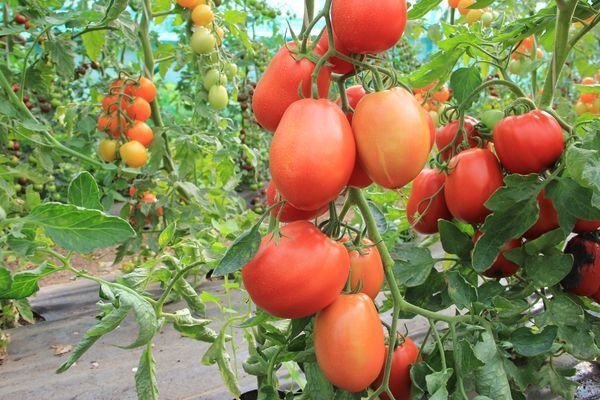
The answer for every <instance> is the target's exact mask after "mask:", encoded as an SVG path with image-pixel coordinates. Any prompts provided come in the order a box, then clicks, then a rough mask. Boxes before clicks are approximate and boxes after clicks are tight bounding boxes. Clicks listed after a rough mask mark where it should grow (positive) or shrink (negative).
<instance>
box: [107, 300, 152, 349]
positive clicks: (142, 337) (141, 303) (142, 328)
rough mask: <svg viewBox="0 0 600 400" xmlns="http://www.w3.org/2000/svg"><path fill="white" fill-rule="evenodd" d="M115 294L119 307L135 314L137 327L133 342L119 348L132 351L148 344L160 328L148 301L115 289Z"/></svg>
mask: <svg viewBox="0 0 600 400" xmlns="http://www.w3.org/2000/svg"><path fill="white" fill-rule="evenodd" d="M116 292H117V296H118V299H119V304H120V306H121V307H123V306H125V307H129V308H132V309H133V311H134V313H135V320H136V322H137V324H138V327H139V331H138V337H137V338H136V339H135V341H134V342H133V343H131V344H129V345H127V346H120V347H122V348H124V349H133V348H135V347H139V346H143V345H145V344H147V343H148V342H150V340H152V338H153V337H154V334H155V333H156V332H157V331H158V328H159V327H160V324H159V322H158V317H157V316H156V311H155V310H154V307H153V306H152V304H150V303H149V302H148V300H146V299H145V298H144V297H143V296H141V295H139V294H138V293H135V292H129V291H125V290H121V289H117V290H116Z"/></svg>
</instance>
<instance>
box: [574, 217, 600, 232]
mask: <svg viewBox="0 0 600 400" xmlns="http://www.w3.org/2000/svg"><path fill="white" fill-rule="evenodd" d="M598 229H600V219H596V220H593V221H584V220H582V219H578V220H577V222H576V223H575V227H574V228H573V232H577V233H588V232H595V231H597V230H598Z"/></svg>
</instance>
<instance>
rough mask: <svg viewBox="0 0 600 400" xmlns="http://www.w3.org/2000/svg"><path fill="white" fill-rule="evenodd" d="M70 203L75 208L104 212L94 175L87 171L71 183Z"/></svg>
mask: <svg viewBox="0 0 600 400" xmlns="http://www.w3.org/2000/svg"><path fill="white" fill-rule="evenodd" d="M67 197H68V199H69V203H71V204H73V205H74V206H79V207H83V208H89V209H92V210H100V211H102V209H103V208H102V204H100V191H99V190H98V184H97V183H96V181H95V180H94V177H93V176H92V174H90V173H89V172H87V171H83V172H81V173H79V174H78V175H77V176H75V178H73V180H72V181H71V183H69V191H68V195H67Z"/></svg>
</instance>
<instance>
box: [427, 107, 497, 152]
mask: <svg viewBox="0 0 600 400" xmlns="http://www.w3.org/2000/svg"><path fill="white" fill-rule="evenodd" d="M478 123H479V121H477V120H476V119H475V118H473V117H469V116H466V117H465V125H464V129H465V132H466V133H467V138H468V140H469V147H471V148H472V147H477V146H478V144H479V140H477V138H478V137H479V131H478V130H477V129H475V125H477V124H478ZM458 126H459V121H452V122H450V123H449V124H448V125H446V126H443V127H441V128H440V129H438V131H437V133H436V134H435V145H436V146H437V148H438V151H442V149H445V148H446V146H449V145H450V143H452V141H453V140H454V137H455V136H456V134H457V132H458ZM463 141H464V138H463V137H461V136H459V137H458V138H457V139H456V141H455V142H454V144H453V145H452V146H451V147H449V148H447V149H446V150H444V151H442V156H441V157H442V160H449V159H451V158H452V157H453V156H455V155H456V154H457V153H458V149H457V147H458V146H459V145H460V144H461V143H463ZM485 145H486V142H485V141H483V146H484V147H485Z"/></svg>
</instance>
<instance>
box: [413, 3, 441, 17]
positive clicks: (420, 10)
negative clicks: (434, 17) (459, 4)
mask: <svg viewBox="0 0 600 400" xmlns="http://www.w3.org/2000/svg"><path fill="white" fill-rule="evenodd" d="M441 2H442V0H420V1H418V2H417V3H416V4H414V5H413V6H412V7H411V8H410V10H408V19H417V18H421V17H422V16H424V15H425V14H427V13H428V12H429V11H431V10H433V9H434V8H435V7H437V6H438V5H439V4H440V3H441Z"/></svg>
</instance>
